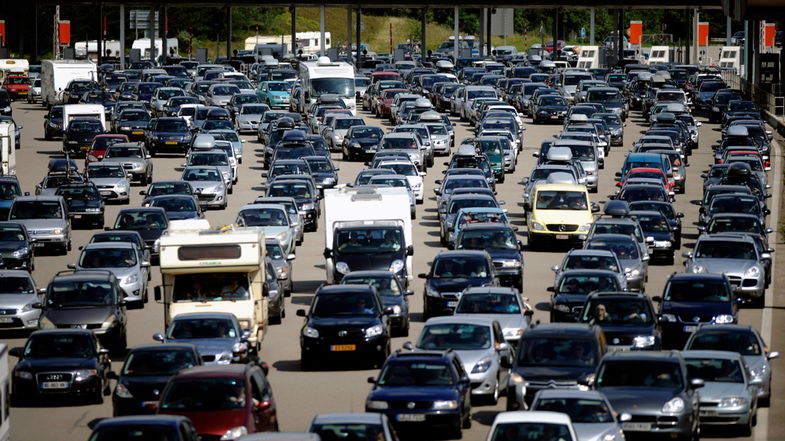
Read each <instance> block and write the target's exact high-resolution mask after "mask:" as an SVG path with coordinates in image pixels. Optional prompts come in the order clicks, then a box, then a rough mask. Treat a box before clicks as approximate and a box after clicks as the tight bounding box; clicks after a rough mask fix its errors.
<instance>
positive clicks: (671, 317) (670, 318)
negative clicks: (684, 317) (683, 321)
mask: <svg viewBox="0 0 785 441" xmlns="http://www.w3.org/2000/svg"><path fill="white" fill-rule="evenodd" d="M662 319H663V320H664V321H666V322H675V321H676V314H663V315H662Z"/></svg>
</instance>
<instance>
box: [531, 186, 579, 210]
mask: <svg viewBox="0 0 785 441" xmlns="http://www.w3.org/2000/svg"><path fill="white" fill-rule="evenodd" d="M536 207H537V209H538V210H586V209H588V202H587V198H586V193H584V192H580V191H556V190H547V191H538V192H537V205H536Z"/></svg>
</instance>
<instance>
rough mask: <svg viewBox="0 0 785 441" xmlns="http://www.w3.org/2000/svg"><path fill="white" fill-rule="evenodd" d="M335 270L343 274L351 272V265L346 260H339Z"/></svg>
mask: <svg viewBox="0 0 785 441" xmlns="http://www.w3.org/2000/svg"><path fill="white" fill-rule="evenodd" d="M335 270H336V271H338V272H339V273H341V274H349V273H350V272H351V270H350V269H349V265H347V264H346V262H338V263H336V264H335Z"/></svg>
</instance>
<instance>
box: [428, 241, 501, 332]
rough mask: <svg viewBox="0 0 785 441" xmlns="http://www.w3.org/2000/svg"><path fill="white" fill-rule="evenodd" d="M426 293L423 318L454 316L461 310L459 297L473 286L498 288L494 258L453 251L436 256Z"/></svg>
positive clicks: (478, 252) (472, 251) (482, 254)
mask: <svg viewBox="0 0 785 441" xmlns="http://www.w3.org/2000/svg"><path fill="white" fill-rule="evenodd" d="M417 277H419V278H421V279H426V282H425V290H424V292H423V317H424V318H425V320H427V319H429V318H431V317H433V316H435V315H451V314H452V312H453V311H454V310H455V307H456V306H458V299H459V298H460V293H461V292H462V291H463V290H464V289H465V288H468V287H470V286H496V285H498V284H499V280H498V278H497V277H496V270H495V268H494V265H493V262H492V261H491V256H490V255H489V254H488V253H487V252H485V251H478V250H454V251H442V252H440V253H439V254H437V255H436V257H434V259H433V264H432V265H431V270H430V272H428V273H420V274H418V275H417Z"/></svg>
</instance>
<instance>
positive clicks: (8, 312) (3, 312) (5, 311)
mask: <svg viewBox="0 0 785 441" xmlns="http://www.w3.org/2000/svg"><path fill="white" fill-rule="evenodd" d="M14 314H16V309H10V308H9V309H5V308H4V309H0V315H14Z"/></svg>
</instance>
